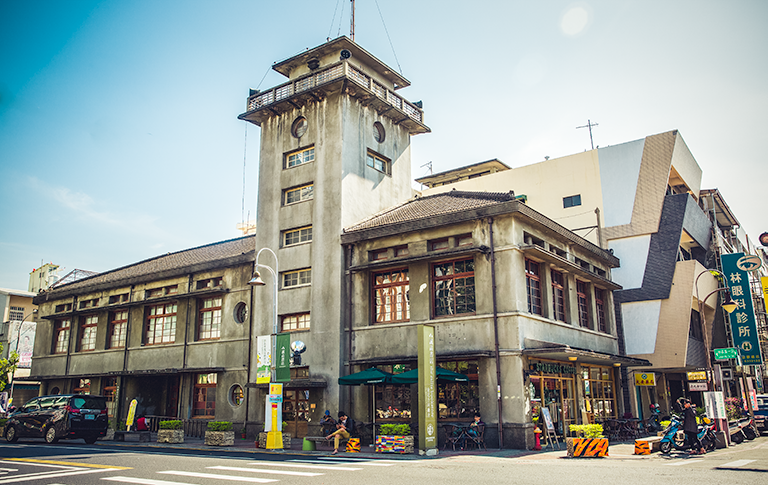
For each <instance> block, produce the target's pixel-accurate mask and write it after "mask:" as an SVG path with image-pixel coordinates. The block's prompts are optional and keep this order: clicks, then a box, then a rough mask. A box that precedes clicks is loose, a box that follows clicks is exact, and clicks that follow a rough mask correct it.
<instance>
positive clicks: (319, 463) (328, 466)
mask: <svg viewBox="0 0 768 485" xmlns="http://www.w3.org/2000/svg"><path fill="white" fill-rule="evenodd" d="M288 461H290V462H293V463H314V464H315V466H314V467H315V468H317V469H318V470H320V469H326V470H343V471H357V470H362V468H350V467H344V466H339V465H337V464H336V462H333V461H319V460H288ZM350 464H351V463H350ZM323 465H325V466H323ZM354 465H360V463H355V464H354Z"/></svg>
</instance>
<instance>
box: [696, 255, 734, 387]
mask: <svg viewBox="0 0 768 485" xmlns="http://www.w3.org/2000/svg"><path fill="white" fill-rule="evenodd" d="M706 273H710V274H711V275H713V276H715V277H717V278H718V283H719V282H720V278H723V279H725V275H723V273H721V272H719V271H717V270H716V269H708V270H706V271H702V272H701V273H699V275H698V276H696V280H695V282H694V283H693V284H694V286H695V287H696V302H697V303H698V305H699V317H700V319H701V329H702V332H703V335H704V353H705V354H706V357H707V386H708V387H710V384H712V382H713V380H712V357H711V356H710V355H709V354H710V349H709V345H710V341H709V332H707V317H706V316H704V302H706V301H707V298H709V297H710V296H712V295H714V294H715V293H719V292H721V291H725V292H726V293H725V298H726V300H725V301H724V302H723V303H722V304H721V305H720V306H722V307H723V310H725V311H727V312H728V313H729V314H730V313H731V312H733V311H734V310H735V309H736V307H737V305H736V302H734V301H733V300H732V299H731V294H730V291H729V289H728V287H727V286H725V287H720V288H717V289H715V290H712V291H711V292H710V293H709V294H707V296H705V297H704V298H703V299H701V298H699V278H701V275H703V274H706ZM711 387H712V390H713V391H715V390H717V389H714V386H711Z"/></svg>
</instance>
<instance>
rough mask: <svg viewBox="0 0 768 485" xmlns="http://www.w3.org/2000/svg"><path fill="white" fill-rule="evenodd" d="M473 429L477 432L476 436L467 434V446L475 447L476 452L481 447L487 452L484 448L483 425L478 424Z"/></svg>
mask: <svg viewBox="0 0 768 485" xmlns="http://www.w3.org/2000/svg"><path fill="white" fill-rule="evenodd" d="M475 429H476V430H477V434H475V435H473V434H472V433H470V432H468V433H467V444H472V445H474V446H476V447H477V449H478V450H479V449H480V447H481V446H482V447H483V449H484V450H486V451H488V448H486V447H485V425H484V424H478V425H477V426H476V427H475Z"/></svg>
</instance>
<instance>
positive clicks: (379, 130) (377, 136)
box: [373, 121, 386, 143]
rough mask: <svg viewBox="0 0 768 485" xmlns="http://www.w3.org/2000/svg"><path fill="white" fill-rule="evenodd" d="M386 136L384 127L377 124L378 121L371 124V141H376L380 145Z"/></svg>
mask: <svg viewBox="0 0 768 485" xmlns="http://www.w3.org/2000/svg"><path fill="white" fill-rule="evenodd" d="M385 136H386V132H385V131H384V125H382V124H381V123H379V122H378V121H377V122H376V123H374V124H373V139H374V140H376V142H377V143H381V142H383V141H384V137H385Z"/></svg>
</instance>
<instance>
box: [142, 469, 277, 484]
mask: <svg viewBox="0 0 768 485" xmlns="http://www.w3.org/2000/svg"><path fill="white" fill-rule="evenodd" d="M157 473H162V474H165V475H179V476H182V477H197V478H211V479H213V480H230V481H233V482H250V483H270V482H276V481H277V480H275V479H274V478H256V477H236V476H234V475H217V474H215V473H197V472H180V471H178V470H168V471H164V472H157Z"/></svg>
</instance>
